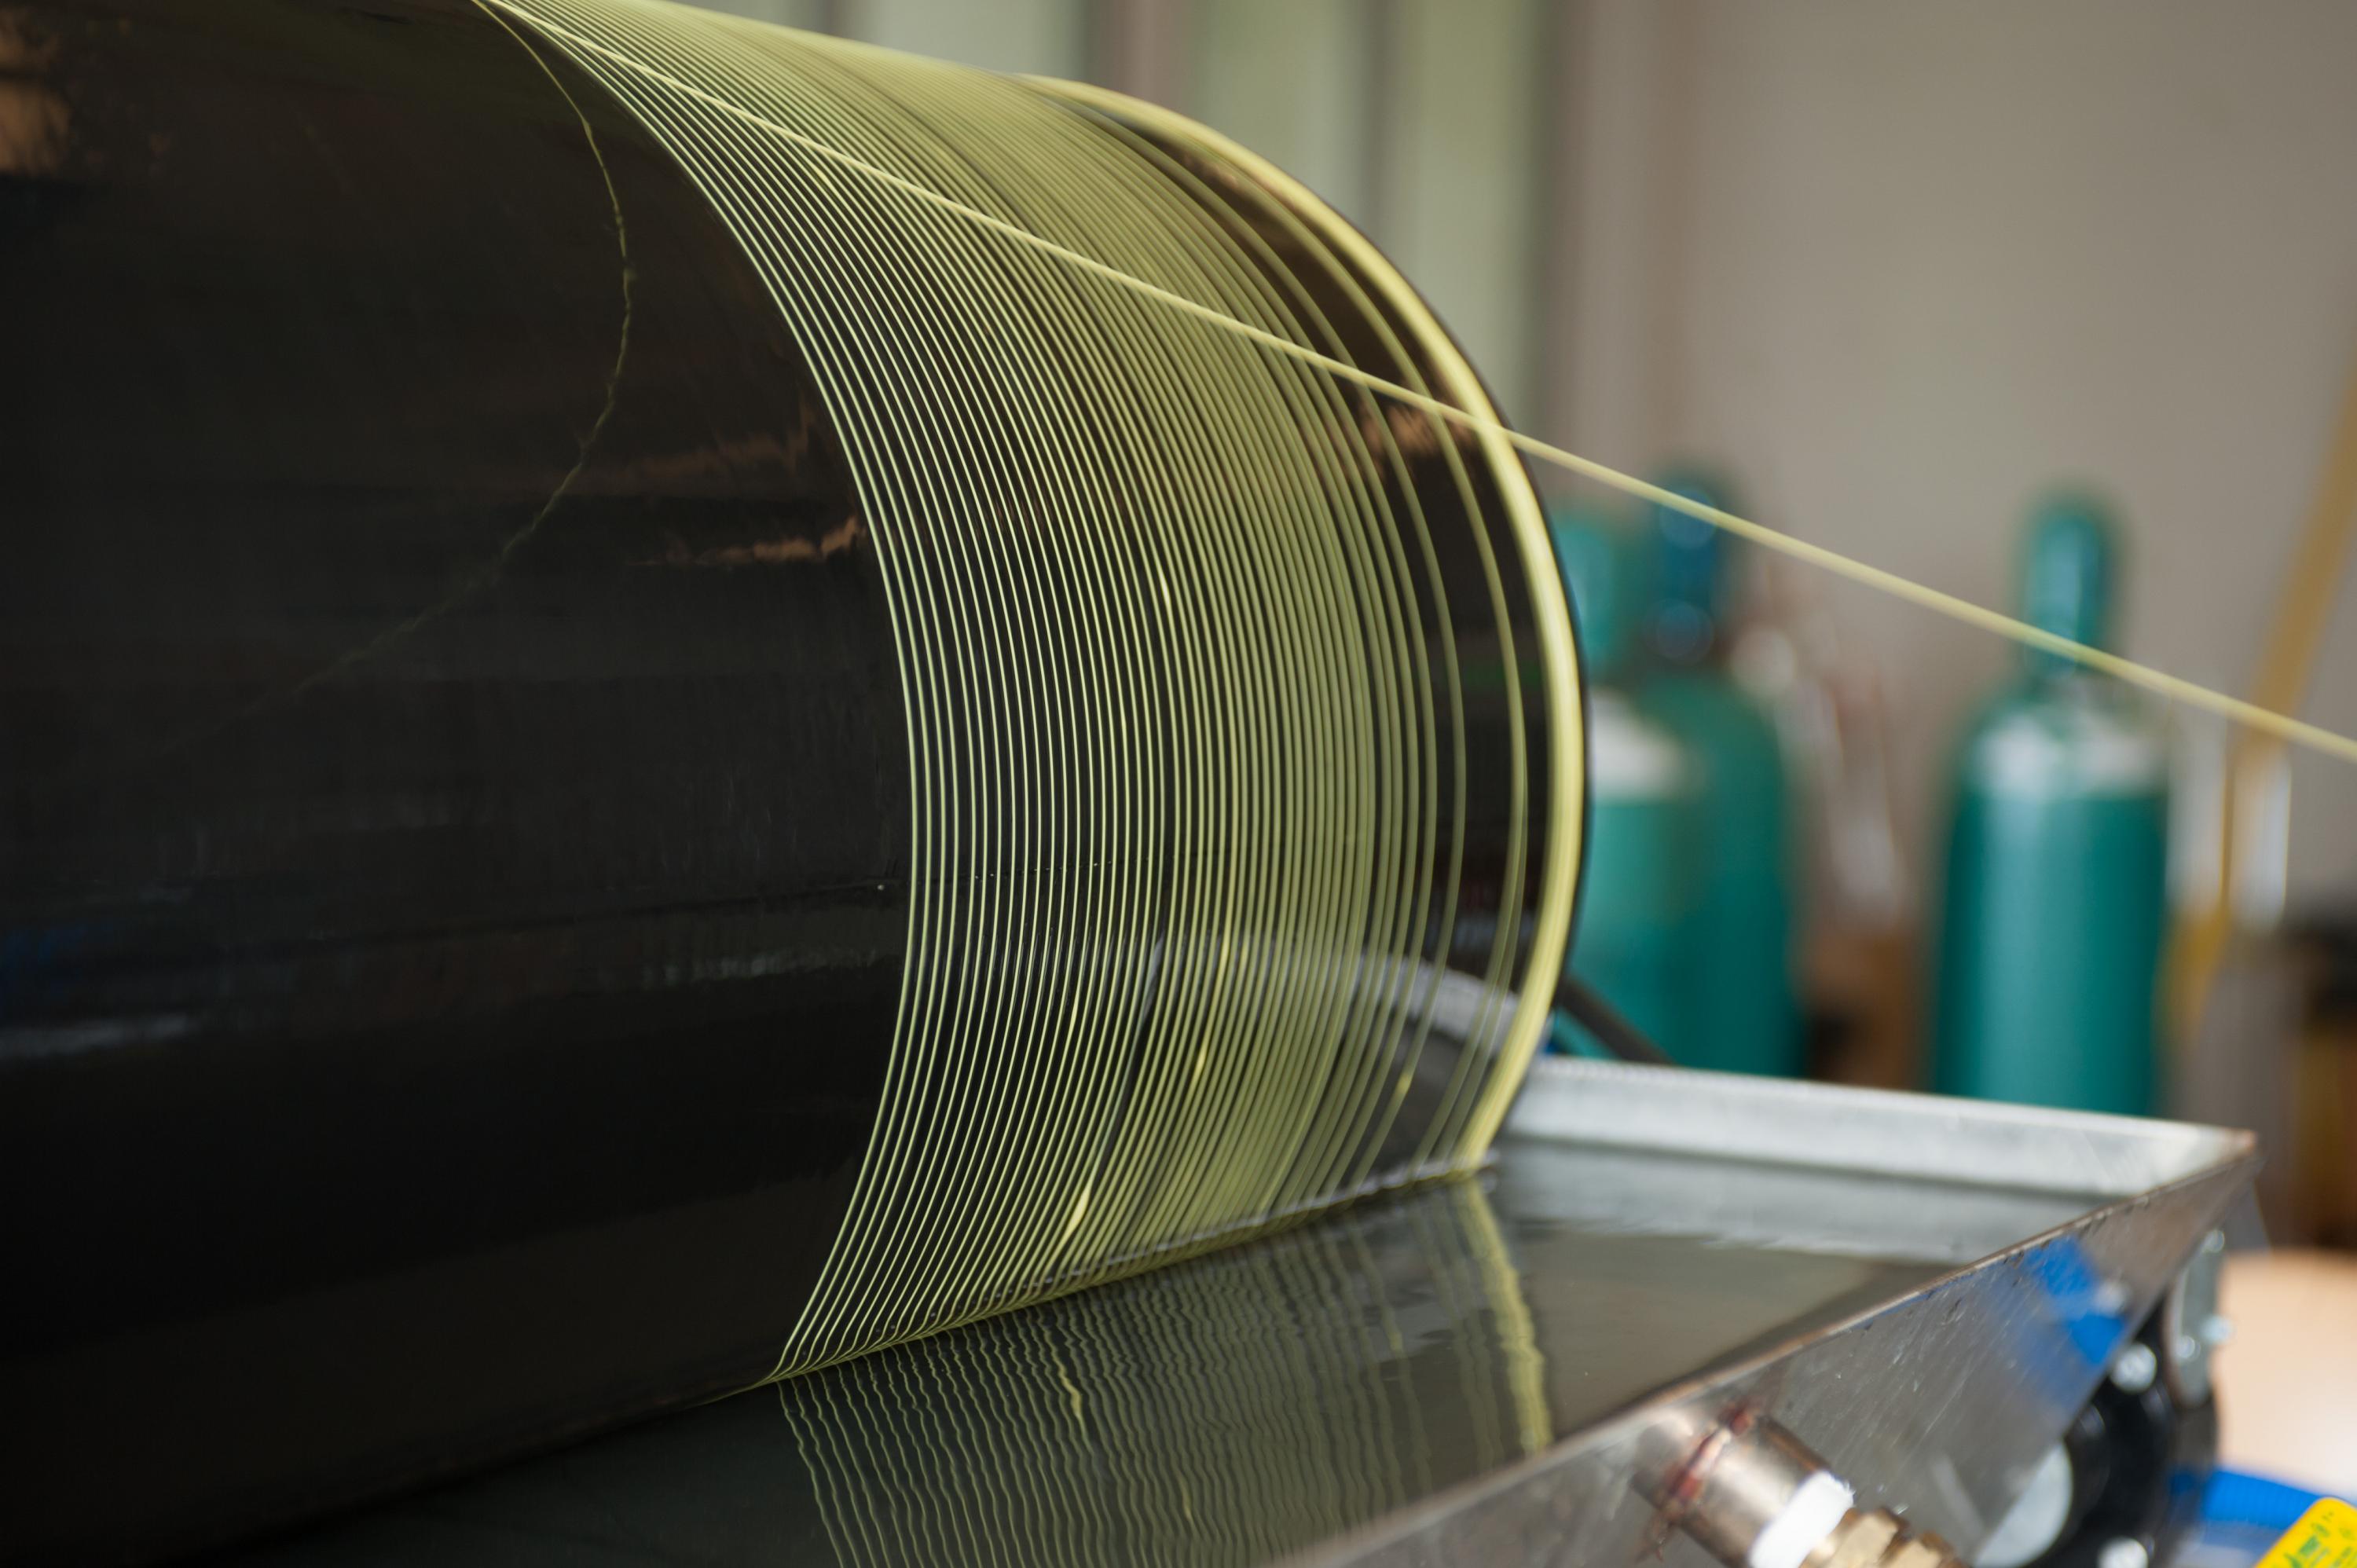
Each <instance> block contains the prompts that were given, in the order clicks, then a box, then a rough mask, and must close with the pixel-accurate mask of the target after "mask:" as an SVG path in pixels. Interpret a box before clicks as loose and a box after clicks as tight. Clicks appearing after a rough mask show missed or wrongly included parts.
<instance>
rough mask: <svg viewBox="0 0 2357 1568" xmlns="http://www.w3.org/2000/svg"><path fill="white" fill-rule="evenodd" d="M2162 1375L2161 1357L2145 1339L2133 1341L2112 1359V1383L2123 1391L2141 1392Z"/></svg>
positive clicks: (2129, 1392) (2130, 1392)
mask: <svg viewBox="0 0 2357 1568" xmlns="http://www.w3.org/2000/svg"><path fill="white" fill-rule="evenodd" d="M2159 1375H2160V1358H2159V1357H2158V1356H2156V1355H2154V1354H2153V1353H2152V1347H2151V1346H2149V1345H2147V1344H2146V1343H2145V1342H2144V1341H2143V1340H2141V1339H2137V1340H2133V1341H2131V1342H2130V1343H2129V1344H2128V1346H2127V1348H2126V1349H2124V1350H2122V1351H2121V1352H2120V1353H2119V1354H2118V1355H2117V1356H2116V1357H2115V1358H2114V1359H2113V1360H2112V1383H2113V1385H2114V1386H2115V1387H2116V1388H2117V1389H2118V1390H2119V1391H2121V1392H2122V1393H2128V1394H2140V1393H2142V1392H2144V1391H2145V1390H2147V1389H2148V1388H2150V1387H2152V1380H2153V1379H2155V1378H2157V1377H2158V1376H2159Z"/></svg>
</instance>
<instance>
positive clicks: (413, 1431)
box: [0, 4, 908, 1556]
mask: <svg viewBox="0 0 2357 1568" xmlns="http://www.w3.org/2000/svg"><path fill="white" fill-rule="evenodd" d="M0 37H5V38H7V40H8V43H7V46H6V47H7V48H10V49H11V50H12V51H13V54H14V57H15V58H14V64H15V67H16V70H14V72H13V73H12V74H11V75H10V77H9V78H8V79H7V80H5V81H0V93H5V102H6V104H7V106H8V121H7V123H8V124H11V125H24V124H33V125H34V126H35V127H36V129H37V130H39V131H40V133H41V134H39V135H38V136H37V137H27V136H26V135H22V134H20V135H19V136H17V137H16V138H15V139H14V140H11V141H9V142H7V143H6V144H5V146H0V159H5V160H6V166H5V182H4V183H0V215H5V216H0V222H4V223H5V229H0V299H5V301H6V302H7V303H6V305H5V310H6V314H7V327H6V329H5V332H6V337H7V339H8V341H9V344H10V348H9V350H8V360H9V369H8V371H7V373H6V374H5V376H0V433H5V434H0V444H5V445H0V483H5V503H0V504H5V522H0V529H5V560H6V562H7V565H6V568H5V571H0V748H5V750H0V755H5V782H0V789H5V796H0V800H5V817H0V823H4V824H5V825H0V857H5V858H0V1191H5V1193H6V1195H7V1197H6V1200H5V1208H0V1256H5V1257H7V1258H10V1259H13V1260H16V1264H13V1265H12V1266H11V1273H16V1270H17V1268H19V1267H21V1268H22V1269H23V1270H24V1272H23V1273H16V1280H17V1282H18V1283H17V1286H16V1287H15V1288H10V1289H7V1290H5V1291H0V1357H4V1358H5V1361H0V1410H5V1412H6V1413H7V1417H8V1421H9V1423H10V1425H11V1426H12V1428H14V1429H15V1430H16V1431H18V1432H19V1433H25V1432H29V1431H38V1433H39V1434H41V1436H40V1439H39V1441H38V1443H36V1444H29V1445H27V1447H24V1448H20V1450H19V1453H20V1457H19V1459H18V1460H17V1462H16V1465H15V1466H13V1468H12V1473H11V1477H10V1482H9V1489H10V1492H11V1494H12V1495H11V1498H10V1502H9V1505H8V1507H7V1509H6V1510H5V1511H6V1512H7V1514H8V1515H9V1516H10V1517H9V1518H8V1520H7V1521H6V1522H5V1524H0V1541H7V1542H12V1543H13V1544H14V1546H15V1547H16V1548H17V1549H20V1550H38V1548H40V1547H42V1546H44V1545H49V1544H58V1543H64V1542H69V1541H70V1542H72V1543H74V1544H75V1545H76V1546H77V1548H78V1549H82V1548H89V1549H99V1550H108V1551H112V1550H115V1549H145V1548H146V1547H149V1546H152V1545H161V1544H167V1543H170V1542H173V1541H188V1540H199V1539H203V1538H206V1537H209V1536H211V1535H215V1534H218V1533H220V1532H221V1530H226V1529H231V1528H236V1527H238V1526H240V1525H242V1524H243V1523H245V1522H248V1521H250V1520H254V1519H258V1518H267V1517H273V1516H275V1515H279V1514H283V1513H285V1512H289V1511H299V1510H301V1509H307V1508H310V1507H313V1506H316V1504H317V1502H319V1501H322V1500H326V1499H329V1498H337V1497H340V1496H344V1495H349V1494H350V1493H351V1492H353V1491H355V1490H360V1489H373V1488H376V1487H382V1486H383V1485H385V1484H388V1483H389V1482H393V1481H397V1480H400V1479H404V1478H407V1477H415V1476H420V1475H425V1474H429V1473H439V1472H443V1471H447V1470H449V1469H453V1468H457V1467H459V1466H465V1465H466V1464H468V1463H469V1462H472V1461H473V1460H475V1459H476V1458H478V1457H479V1456H480V1455H488V1454H496V1453H501V1452H506V1451H509V1450H511V1449H513V1448H514V1447H516V1446H519V1445H520V1444H527V1443H536V1442H541V1441H544V1440H546V1439H547V1438H548V1437H549V1436H552V1435H556V1434H562V1433H564V1432H566V1431H571V1430H577V1429H579V1428H581V1427H583V1426H586V1425H589V1424H595V1423H602V1422H603V1421H605V1420H607V1419H608V1418H610V1416H611V1415H612V1414H614V1413H616V1412H620V1411H624V1410H631V1409H642V1408H646V1407H648V1406H649V1405H651V1404H653V1403H655V1402H670V1401H677V1400H680V1399H683V1398H694V1397H697V1396H700V1395H704V1394H709V1393H714V1392H719V1391H725V1390H726V1389H729V1388H732V1387H741V1386H743V1385H744V1384H745V1383H747V1382H749V1381H751V1380H755V1379H758V1378H759V1377H761V1376H763V1375H765V1374H766V1373H767V1372H768V1371H769V1370H770V1368H771V1366H772V1365H774V1362H775V1359H776V1357H777V1353H778V1348H779V1345H780V1342H781V1340H782V1337H783V1334H784V1331H785V1329H786V1327H787V1326H790V1325H791V1316H792V1314H793V1312H794V1310H795V1309H796V1308H797V1307H798V1306H799V1305H800V1303H801V1301H802V1298H803V1297H804V1295H805V1294H807V1291H808V1288H809V1285H810V1283H811V1280H812V1278H813V1274H814V1272H815V1269H816V1266H817V1264H818V1262H819V1261H820V1258H821V1255H822V1253H823V1249H824V1248H825V1246H826V1245H827V1243H828V1242H829V1241H830V1240H832V1237H833V1235H834V1228H835V1225H836V1222H837V1220H838V1219H839V1217H840V1215H841V1212H842V1210H843V1208H844V1206H845V1199H846V1196H847V1189H848V1182H849V1178H850V1176H851V1174H852V1171H853V1169H854V1167H855V1165H856V1159H857V1156H858V1155H859V1153H860V1150H861V1148H862V1146H863V1144H864V1142H865V1139H866V1133H867V1131H868V1127H869V1124H870V1122H871V1120H872V1117H873V1112H874V1101H875V1098H876V1096H877V1092H878V1088H879V1083H880V1075H881V1069H882V1066H883V1060H884V1056H883V1047H884V1044H885V1043H886V1042H887V1041H888V1038H889V1035H890V1029H891V1025H892V1015H893V1007H894V1004H895V998H896V993H897V988H898V984H899V971H900V953H901V944H902V941H903V940H904V930H905V924H906V914H905V911H906V905H907V900H908V888H907V886H906V858H907V843H906V840H907V820H908V811H907V806H906V798H907V779H906V767H907V764H906V746H905V742H904V739H903V736H902V735H901V719H900V704H899V694H898V690H897V686H896V683H895V682H896V676H895V673H894V668H893V665H892V662H891V657H892V656H891V649H890V644H889V641H888V636H887V631H886V627H885V622H884V619H883V607H882V603H881V598H880V594H879V579H878V575H877V571H876V566H875V563H874V559H873V556H872V554H871V553H870V551H869V550H868V548H867V546H866V540H865V538H864V536H863V535H862V533H861V532H860V528H859V514H858V509H857V504H856V499H855V498H854V496H853V493H852V489H851V486H850V482H849V479H848V478H847V476H846V474H845V469H844V467H843V463H842V460H841V457H840V454H839V452H838V450H837V448H836V446H835V443H834V436H833V434H832V431H831V427H830V424H829V422H828V419H827V416H826V414H825V413H824V411H823V409H821V408H820V406H819V404H818V402H817V399H816V395H815V393H814V392H813V388H812V386H811V383H810V381H809V378H808V375H807V373H806V371H804V369H803V366H802V361H801V360H800V358H799V356H798V355H797V353H796V350H795V349H794V346H793V344H792V343H791V341H790V340H789V339H788V338H787V336H786V333H785V329H784V328H783V325H782V323H781V322H780V319H779V317H778V315H777V312H776V310H775V308H774V307H773V306H770V302H769V300H768V299H767V297H766V296H765V295H763V294H762V293H761V292H760V290H759V287H758V285H756V283H755V281H754V280H753V278H752V276H751V274H750V272H749V270H748V268H747V267H746V266H745V264H744V263H743V262H742V260H741V257H740V256H739V254H738V252H737V250H736V248H735V246H734V243H733V242H731V241H730V240H729V239H728V237H727V236H726V234H725V233H724V232H723V231H722V230H721V229H720V227H719V225H718V223H717V222H716V220H714V219H713V218H712V216H711V215H710V213H709V210H708V209H707V208H706V207H705V204H704V203H703V202H702V201H701V200H700V199H698V198H697V197H696V196H695V195H694V192H693V191H692V190H691V189H690V188H688V187H687V186H686V185H685V184H684V183H683V181H682V180H681V179H680V178H679V177H677V174H676V171H675V170H674V169H673V166H672V165H671V163H670V161H669V159H668V157H667V156H665V155H663V154H662V152H661V151H660V150H659V149H657V148H655V147H653V146H651V145H650V144H649V143H648V142H647V141H646V140H645V138H644V137H643V136H642V135H641V134H640V132H639V131H638V130H637V128H636V127H635V125H634V124H632V123H631V122H630V121H629V120H628V119H627V118H626V117H625V116H624V115H622V114H621V113H619V112H617V111H615V110H613V109H612V108H610V107H609V106H608V102H607V101H606V100H605V99H604V98H603V96H602V95H601V94H600V93H598V92H597V91H596V90H595V89H594V88H593V87H591V86H590V85H588V84H587V83H586V82H583V81H580V80H579V79H578V78H577V77H575V76H571V75H569V74H567V68H565V66H564V65H563V64H562V63H561V62H560V61H557V60H554V59H550V60H549V61H548V70H544V69H543V67H542V65H541V64H539V63H536V62H535V60H534V59H533V57H532V56H531V55H529V54H527V53H526V52H525V50H524V49H523V48H522V47H521V46H520V45H519V43H518V41H517V40H516V39H515V38H513V37H511V35H510V34H509V33H507V32H506V31H505V30H504V29H503V28H502V27H500V26H499V25H498V24H497V23H495V22H493V21H492V20H490V18H489V16H487V15H486V14H485V13H483V12H481V11H479V10H478V9H476V8H475V7H473V6H470V5H391V6H365V7H363V6H331V5H307V4H304V5H297V4H285V5H243V6H224V7H221V8H220V9H219V10H218V11H216V10H214V9H213V8H210V7H177V6H88V7H83V6H74V7H60V8H55V9H52V8H47V7H36V8H35V9H33V10H32V11H31V12H29V13H27V12H22V11H16V12H12V13H10V14H9V15H8V16H6V17H5V18H0ZM550 70H554V72H556V73H557V74H558V76H559V77H561V78H563V79H564V80H565V83H566V85H567V86H568V87H569V88H570V90H571V91H572V95H573V99H574V101H575V102H577V103H578V105H579V106H580V108H581V110H582V112H583V113H587V115H588V116H589V117H590V119H591V121H592V123H593V124H594V126H595V130H596V134H597V144H598V145H599V147H600V149H601V150H602V152H603V155H604V164H605V169H606V171H608V172H609V173H610V175H611V177H612V178H613V181H614V186H615V194H616V196H617V197H619V201H620V203H621V205H622V207H623V209H624V210H625V211H626V212H627V213H628V214H629V215H630V225H629V240H630V261H629V267H630V277H629V292H628V308H629V325H628V342H627V349H625V348H624V344H623V336H622V334H623V315H624V290H623V263H622V262H621V259H620V257H619V251H618V245H617V240H616V236H615V233H614V228H613V220H612V209H613V206H614V202H613V201H612V200H609V199H608V194H607V190H606V188H605V185H604V182H603V179H602V178H601V174H600V169H599V166H598V164H597V161H596V160H594V159H593V158H592V157H591V156H589V153H588V148H587V141H586V139H585V137H584V134H583V130H582V126H581V124H580V122H579V120H578V118H576V113H575V109H574V106H573V105H572V104H569V103H568V102H566V100H565V96H563V95H562V94H561V93H560V92H559V91H557V88H556V85H555V83H554V82H553V81H552V80H551V76H550V74H549V71H550ZM618 360H619V367H620V368H619V373H617V371H616V365H617V362H618ZM609 381H610V388H611V407H610V409H608V407H607V406H606V404H607V401H608V385H609ZM593 435H594V439H593V438H592V437H593ZM576 465H577V467H576ZM27 1285H30V1286H32V1287H33V1288H24V1287H26V1286H27ZM19 1487H21V1488H23V1490H22V1494H21V1496H19V1495H17V1493H18V1488H19ZM10 1554H11V1553H10V1552H7V1551H5V1550H0V1556H5V1555H10Z"/></svg>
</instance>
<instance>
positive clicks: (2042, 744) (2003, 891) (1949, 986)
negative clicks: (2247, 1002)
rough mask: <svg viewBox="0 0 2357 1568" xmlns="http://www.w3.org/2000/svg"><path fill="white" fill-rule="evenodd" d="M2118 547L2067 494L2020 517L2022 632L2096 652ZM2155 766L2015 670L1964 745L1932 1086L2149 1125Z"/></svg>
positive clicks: (2153, 725) (2071, 700)
mask: <svg viewBox="0 0 2357 1568" xmlns="http://www.w3.org/2000/svg"><path fill="white" fill-rule="evenodd" d="M2119 552H2120V546H2119V530H2118V525H2117V523H2116V522H2115V521H2114V519H2113V518H2112V516H2111V514H2110V512H2109V510H2108V509H2107V508H2106V507H2105V506H2104V504H2103V503H2102V502H2101V501H2100V500H2098V499H2095V498H2093V497H2091V496H2087V495H2083V494H2079V493H2075V492H2072V493H2063V494H2058V495H2055V496H2052V497H2050V498H2048V499H2046V500H2045V501H2043V502H2042V503H2040V506H2039V507H2038V508H2037V509H2036V510H2035V511H2034V512H2033V513H2032V515H2031V518H2030V522H2029V532H2028V534H2027V535H2026V538H2025V542H2024V549H2023V553H2022V585H2021V607H2022V608H2021V613H2022V618H2024V619H2025V620H2028V621H2029V622H2030V623H2031V624H2032V625H2034V626H2039V627H2042V628H2045V629H2046V630H2049V631H2051V632H2055V633H2058V634H2059V635H2061V636H2063V637H2067V638H2070V639H2072V640H2074V641H2078V642H2084V643H2087V644H2090V645H2092V646H2094V647H2098V648H2100V647H2104V646H2106V639H2107V637H2108V634H2109V630H2110V612H2111V602H2112V591H2113V579H2114V575H2115V572H2116V570H2117V562H2118V556H2119ZM2168 760H2169V748H2168V742H2167V735H2166V732H2165V731H2164V729H2163V728H2162V727H2161V725H2160V723H2159V721H2158V719H2157V718H2156V717H2155V716H2154V715H2153V714H2152V713H2151V712H2150V711H2149V710H2148V709H2147V707H2146V706H2145V705H2144V704H2143V703H2141V702H2139V701H2138V700H2137V699H2136V697H2135V695H2134V694H2133V693H2130V692H2129V691H2128V690H2127V689H2126V687H2123V686H2122V685H2120V684H2119V682H2116V681H2113V680H2111V679H2109V678H2107V677H2104V676H2101V675H2097V674H2094V673H2093V672H2092V671H2086V670H2083V669H2082V668H2081V667H2079V666H2077V665H2075V664H2073V663H2072V662H2071V661H2069V660H2065V659H2063V658H2061V657H2060V656H2059V655H2056V654H2052V653H2048V652H2044V651H2040V650H2030V651H2029V652H2027V653H2026V654H2025V656H2024V669H2023V672H2022V674H2021V676H2020V677H2019V678H2018V680H2017V681H2016V682H2014V683H2013V684H2011V685H2010V686H2008V687H2007V688H2006V689H2004V690H2002V691H2000V692H1998V693H1996V695H1995V696H1994V697H1992V698H1991V699H1990V700H1989V701H1988V703H1986V706H1984V707H1983V709H1982V710H1981V711H1980V713H1979V714H1977V715H1976V716H1975V718H1974V719H1973V721H1972V723H1971V725H1969V726H1968V728H1967V729H1966V731H1965V733H1964V741H1963V745H1962V746H1961V747H1960V748H1959V750H1958V752H1957V756H1956V761H1955V764H1954V778H1953V800H1954V814H1953V819H1952V822H1951V826H1950V831H1949V834H1948V843H1947V874H1946V884H1945V887H1944V889H1943V897H1942V902H1941V918H1940V925H1939V938H1938V943H1939V945H1938V951H1937V953H1936V956H1935V971H1934V973H1935V979H1934V991H1935V998H1936V999H1935V1002H1934V1006H1933V1018H1932V1056H1933V1064H1934V1077H1935V1081H1936V1084H1937V1086H1938V1087H1939V1088H1940V1089H1941V1090H1944V1091H1946V1092H1949V1093H1954V1094H1970V1095H1975V1096H1977V1097H1979V1098H1981V1099H1986V1100H2010V1101H2028V1102H2030V1103H2034V1104H2040V1105H2058V1106H2067V1107H2071V1108H2073V1109H2077V1110H2083V1111H2111V1112H2124V1113H2127V1114H2146V1113H2149V1112H2152V1111H2154V1110H2155V1109H2157V1106H2158V1036H2157V1032H2156V1031H2157V1023H2158V1019H2157V1006H2158V986H2159V978H2160V961H2161V946H2162V940H2163V938H2164V935H2165V930H2166V921H2167V912H2166V903H2165V900H2166V883H2167V874H2168V843H2169V766H2168Z"/></svg>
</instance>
